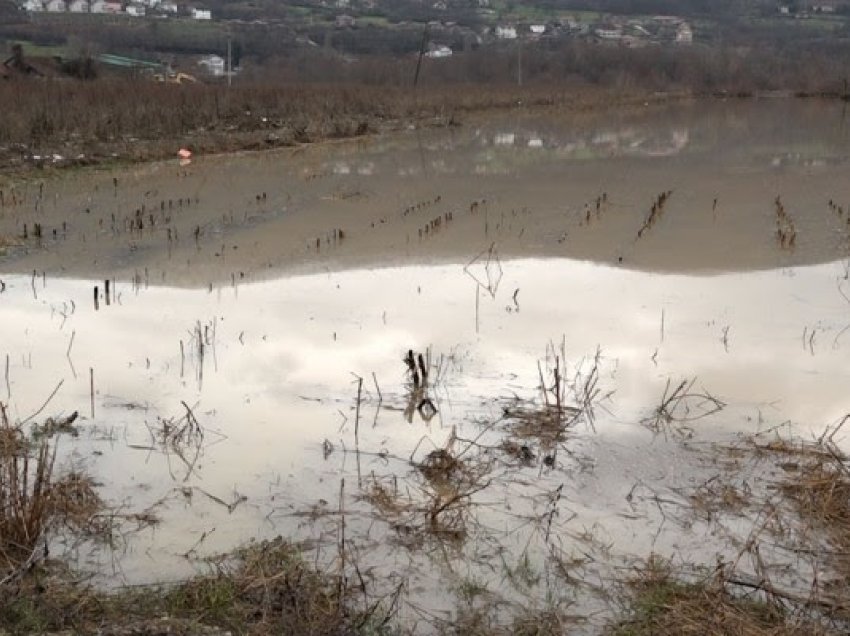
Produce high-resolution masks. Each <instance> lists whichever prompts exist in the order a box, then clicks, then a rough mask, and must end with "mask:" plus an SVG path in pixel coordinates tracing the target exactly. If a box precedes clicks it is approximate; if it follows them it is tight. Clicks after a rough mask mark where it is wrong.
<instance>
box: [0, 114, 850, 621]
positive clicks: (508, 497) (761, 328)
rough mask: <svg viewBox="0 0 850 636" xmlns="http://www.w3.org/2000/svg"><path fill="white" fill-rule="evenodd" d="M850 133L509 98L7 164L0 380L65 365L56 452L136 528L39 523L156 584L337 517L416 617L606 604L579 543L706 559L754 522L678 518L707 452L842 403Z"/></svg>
mask: <svg viewBox="0 0 850 636" xmlns="http://www.w3.org/2000/svg"><path fill="white" fill-rule="evenodd" d="M789 119H793V120H794V122H795V126H794V127H788V126H787V125H786V124H787V121H788V120H789ZM846 139H847V135H846V132H845V124H844V113H843V110H842V107H841V105H834V104H826V103H821V102H810V103H807V102H800V101H790V100H767V101H756V102H746V103H723V102H714V103H708V104H699V105H687V104H683V105H677V106H668V107H664V108H660V109H652V110H650V109H646V110H644V109H636V110H634V111H631V112H627V113H624V114H619V115H611V116H606V117H604V118H602V117H599V118H597V117H591V116H586V117H581V118H566V117H563V116H561V115H559V114H557V113H545V112H544V113H524V114H521V115H517V116H515V117H511V118H492V119H485V120H481V121H477V122H469V123H468V124H467V125H464V126H462V127H460V128H458V129H456V130H455V129H453V130H449V131H423V132H418V133H417V132H411V133H409V134H402V135H398V136H392V137H386V138H376V139H373V140H366V141H359V142H346V143H340V144H329V145H326V146H317V147H312V148H304V149H300V148H299V149H293V150H286V151H280V152H275V153H271V154H249V155H244V156H222V157H210V158H201V159H199V160H197V161H195V162H194V163H193V164H191V165H189V166H182V167H181V166H178V165H176V164H171V163H159V164H151V165H145V166H140V167H136V168H133V169H127V170H124V171H115V172H108V173H100V172H93V173H87V174H84V175H77V176H75V178H74V179H73V180H71V179H67V180H65V179H64V178H62V177H58V178H57V179H55V180H48V181H45V183H44V184H43V185H38V184H36V183H28V184H24V185H21V186H18V187H16V188H15V189H14V191H8V190H7V191H6V192H4V206H3V207H2V208H0V210H2V212H0V238H1V239H2V241H3V242H2V243H0V245H2V246H3V247H2V249H3V250H4V253H5V257H4V260H3V261H2V265H0V271H2V273H0V279H1V280H2V282H3V288H2V289H3V291H2V292H0V324H2V326H3V338H2V341H0V362H2V363H3V365H4V370H5V373H4V376H3V383H2V385H0V401H2V402H3V403H6V404H8V409H9V415H10V417H11V418H13V419H15V420H26V419H28V418H29V417H30V416H31V415H32V414H33V413H34V412H36V411H38V410H39V409H40V407H41V406H42V405H43V404H44V402H45V400H46V399H48V397H50V396H51V394H52V393H53V392H54V389H57V387H58V390H56V391H55V395H52V397H50V400H49V402H48V405H47V407H46V410H45V411H44V414H47V413H50V414H56V415H57V416H61V415H67V414H70V413H72V412H73V411H79V413H80V416H79V418H77V420H76V421H75V422H74V431H75V434H73V435H70V434H65V435H62V436H61V438H60V440H59V459H58V461H59V462H60V463H63V464H65V465H68V466H74V467H75V468H79V469H81V470H82V469H84V470H85V471H87V472H89V473H91V474H92V475H95V476H97V478H98V480H99V481H100V486H99V489H98V492H99V494H100V495H101V496H102V497H103V498H104V499H105V500H106V501H108V502H110V503H111V504H115V505H117V506H120V507H121V508H120V509H121V511H122V514H125V515H127V517H126V518H127V519H128V520H131V521H133V523H135V524H136V526H137V527H134V528H133V530H132V532H130V531H128V532H127V533H126V534H124V535H123V536H122V538H121V541H120V542H119V545H118V546H117V547H115V546H113V547H112V548H110V549H107V548H106V547H105V546H103V545H102V544H100V543H99V542H98V541H96V540H94V539H87V540H84V541H83V542H82V543H80V542H79V540H78V539H76V538H75V539H73V540H72V539H71V538H68V537H63V538H62V539H57V540H56V546H57V548H56V549H57V550H61V546H62V544H63V543H65V547H67V548H68V550H67V552H68V556H69V558H71V559H72V560H74V562H75V565H77V566H79V567H81V568H84V569H89V570H91V571H92V572H93V573H94V574H95V575H96V579H97V580H98V581H100V582H106V581H107V580H111V581H117V582H118V583H130V584H136V583H144V582H160V581H173V580H177V579H180V578H183V577H186V576H189V575H191V574H192V573H193V572H195V571H196V570H197V569H199V568H202V567H203V561H202V559H203V558H204V557H207V556H210V555H213V554H216V553H219V552H223V551H227V550H230V549H232V548H233V547H234V546H236V545H239V544H241V543H244V542H246V541H248V540H249V539H252V538H271V537H275V536H277V535H283V536H285V537H289V538H292V539H294V540H304V541H305V542H306V543H305V546H306V548H305V549H310V550H317V551H318V557H317V559H318V560H319V561H321V562H325V563H327V562H330V561H333V560H334V558H335V555H336V553H337V550H338V542H339V537H338V532H339V531H338V527H339V520H340V518H341V517H342V518H344V519H345V528H346V530H345V532H346V533H347V535H346V538H347V541H349V542H350V543H351V544H353V545H354V546H355V549H356V554H357V558H358V560H359V567H360V569H361V570H362V572H363V573H365V574H364V576H367V577H368V578H369V579H370V581H375V582H376V584H377V585H378V586H379V587H383V588H386V589H388V590H392V589H394V587H395V586H398V585H399V584H400V583H402V582H403V583H404V585H405V586H406V588H405V589H407V590H408V592H407V595H408V596H409V597H410V601H411V603H410V605H409V606H406V607H405V609H403V610H402V614H403V615H405V616H407V617H408V618H411V617H416V616H419V617H420V618H421V615H422V614H417V612H419V611H421V612H422V613H425V614H428V615H431V614H433V615H436V616H448V615H449V614H450V613H451V612H454V611H455V610H456V606H457V603H458V598H459V597H461V596H462V595H463V593H468V592H469V590H470V589H471V588H472V587H474V586H473V583H474V584H475V585H476V586H485V587H486V589H487V593H488V594H492V595H494V597H496V598H498V599H500V600H504V602H505V603H506V607H507V608H510V607H519V606H523V605H524V606H529V605H530V606H532V607H536V606H538V605H539V606H543V605H544V604H545V603H547V602H551V599H552V595H553V594H554V595H558V598H559V599H560V600H562V601H564V602H570V603H575V605H573V606H572V609H571V612H573V613H574V614H576V615H581V616H585V617H588V620H589V621H590V622H589V623H588V624H589V625H591V626H593V625H595V624H596V623H594V620H597V619H594V618H592V617H593V616H596V613H597V612H598V611H599V610H600V608H605V607H606V603H605V600H604V599H603V598H602V597H601V596H600V594H599V590H598V589H595V588H594V586H591V585H580V584H575V585H568V586H565V585H564V584H563V581H564V579H563V576H564V573H565V571H564V568H565V567H567V566H568V569H569V571H570V576H573V577H575V580H576V581H583V582H587V581H590V580H594V581H595V580H598V579H600V578H602V579H606V578H609V577H611V576H613V573H614V572H616V570H617V568H618V567H620V566H622V565H623V564H627V563H629V562H630V560H632V559H636V558H646V557H647V556H648V555H649V554H650V553H653V552H655V553H660V554H663V555H670V554H673V553H675V554H676V555H677V558H681V559H682V560H683V561H686V562H699V563H711V562H712V560H713V559H714V558H715V557H716V556H717V555H723V554H727V553H728V552H729V551H730V547H729V546H730V545H731V543H730V539H729V536H730V534H732V535H735V533H738V534H737V535H735V536H737V537H738V538H740V537H741V536H746V533H747V531H748V528H746V527H745V526H744V525H743V524H741V523H740V520H739V521H738V522H736V523H733V524H731V525H730V527H729V528H728V530H729V533H730V534H723V533H714V532H711V529H712V525H711V524H712V523H713V522H714V521H715V520H714V519H713V518H698V519H689V520H688V521H687V522H685V521H684V520H683V515H684V513H683V512H682V509H683V508H684V507H685V506H686V505H687V503H688V496H687V495H686V494H685V492H686V489H687V488H692V487H694V486H696V485H698V484H701V483H704V482H707V481H709V480H711V479H712V475H713V474H715V473H714V471H715V470H716V465H712V464H711V462H710V461H708V460H707V457H706V455H705V454H704V453H705V451H706V449H707V448H708V447H709V446H710V445H711V444H713V443H717V444H720V445H725V444H729V443H731V440H733V439H735V436H736V435H738V434H745V435H752V434H753V433H757V432H759V431H765V430H768V429H771V428H772V427H775V426H777V425H780V424H783V423H786V422H787V423H788V424H787V430H788V431H793V432H795V433H797V434H803V435H811V434H817V433H818V432H820V431H821V430H822V429H823V428H824V427H825V426H827V425H829V424H832V423H834V422H835V421H837V420H838V419H840V418H841V416H842V415H843V414H844V412H845V410H846V404H845V397H846V387H847V385H848V380H850V378H848V371H847V370H848V368H850V366H848V354H850V330H848V325H850V280H848V271H850V270H848V267H850V264H848V263H850V261H846V260H845V259H846V258H847V255H848V248H849V247H850V185H849V184H850V180H848V176H850V163H848V157H850V152H848V148H847V144H846ZM36 224H37V227H38V228H39V230H38V235H35V234H34V233H33V232H34V230H33V228H34V227H36ZM24 226H26V230H24ZM409 352H410V353H409ZM410 354H412V356H413V357H412V358H411V359H412V360H413V362H412V363H411V365H410V366H408V364H406V363H405V362H404V358H405V357H407V356H408V355H410ZM420 354H421V356H422V363H419V362H418V356H419V355H420ZM420 365H421V366H420ZM411 369H413V370H415V371H416V377H415V378H414V377H413V374H412V372H411ZM423 369H424V373H423V372H422V370H423ZM358 396H359V398H358ZM553 409H554V410H553ZM553 413H554V415H553ZM753 470H754V469H753ZM753 474H756V473H755V472H753ZM671 502H672V503H671ZM131 513H132V514H131ZM133 515H135V516H133ZM131 525H132V524H131ZM115 577H117V578H115ZM559 577H561V578H559ZM113 584H114V583H113ZM414 599H415V603H414V602H413V601H414ZM547 599H549V600H548V601H547ZM414 606H415V608H414ZM506 611H507V612H508V613H510V610H506ZM588 629H590V628H588ZM590 631H592V629H591V630H590Z"/></svg>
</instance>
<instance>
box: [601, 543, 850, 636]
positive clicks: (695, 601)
mask: <svg viewBox="0 0 850 636" xmlns="http://www.w3.org/2000/svg"><path fill="white" fill-rule="evenodd" d="M625 589H626V591H627V593H628V594H629V595H630V596H631V602H630V605H629V606H628V608H627V609H626V610H625V612H624V615H623V616H622V618H620V619H619V620H618V621H617V622H616V623H614V624H613V625H611V626H610V628H609V629H608V634H610V636H666V635H670V636H673V635H674V634H675V635H676V636H686V635H688V634H693V635H694V636H697V635H699V636H728V635H729V634H740V635H742V636H768V635H769V636H804V635H805V636H810V635H811V636H817V635H823V636H825V635H827V634H836V635H837V634H839V633H841V632H839V631H834V630H831V629H829V628H827V627H825V626H823V625H821V624H819V623H818V622H816V621H815V620H813V619H811V618H809V617H806V616H803V615H799V614H796V613H794V612H793V611H789V610H788V608H786V607H785V606H784V605H783V603H782V599H779V598H777V597H773V596H771V595H765V594H764V593H763V591H761V590H756V591H755V592H754V591H753V590H748V591H743V592H742V589H741V588H740V587H736V586H735V585H733V584H732V583H730V581H729V580H728V578H727V576H726V573H725V570H724V569H723V568H718V569H717V570H716V571H714V572H710V573H708V574H705V573H703V574H702V575H697V576H694V575H691V576H690V577H687V576H685V575H683V574H681V573H678V574H677V573H676V572H675V570H674V568H673V567H672V565H671V563H670V562H669V561H666V560H664V559H661V558H659V557H657V556H653V557H650V559H649V560H648V561H647V562H646V563H644V564H642V565H640V566H638V567H636V568H635V569H634V571H633V573H632V575H631V576H630V577H629V578H628V579H627V580H626V582H625Z"/></svg>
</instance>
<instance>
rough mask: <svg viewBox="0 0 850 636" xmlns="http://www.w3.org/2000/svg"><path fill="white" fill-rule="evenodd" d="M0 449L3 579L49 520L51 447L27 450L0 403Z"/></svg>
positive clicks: (23, 558)
mask: <svg viewBox="0 0 850 636" xmlns="http://www.w3.org/2000/svg"><path fill="white" fill-rule="evenodd" d="M0 451H2V454H0V567H2V570H0V574H2V575H3V578H4V579H5V578H7V577H8V576H11V574H10V571H11V572H13V571H14V570H15V569H16V568H17V567H18V566H20V564H21V563H23V562H25V561H26V560H27V558H28V557H29V556H30V555H31V554H33V552H34V550H35V548H36V546H37V544H38V543H39V541H40V539H42V537H43V536H44V533H45V532H46V530H47V529H48V527H49V525H50V523H51V521H52V520H53V517H54V513H55V508H54V501H53V490H52V481H51V480H52V476H53V463H54V459H55V449H51V447H50V445H49V444H48V443H47V442H42V443H40V444H38V445H37V446H36V448H35V450H34V451H33V450H31V449H30V445H29V443H28V441H27V440H26V438H25V437H24V435H23V433H22V432H21V430H20V429H19V428H17V427H15V426H13V425H12V424H11V422H10V421H9V418H8V416H7V414H6V408H5V406H4V405H2V404H0Z"/></svg>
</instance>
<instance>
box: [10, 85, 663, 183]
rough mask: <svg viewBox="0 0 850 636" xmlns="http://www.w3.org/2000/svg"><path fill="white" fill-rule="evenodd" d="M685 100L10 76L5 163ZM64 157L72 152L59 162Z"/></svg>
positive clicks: (222, 146)
mask: <svg viewBox="0 0 850 636" xmlns="http://www.w3.org/2000/svg"><path fill="white" fill-rule="evenodd" d="M675 97H677V96H674V95H663V96H662V95H659V94H651V93H645V92H643V91H631V92H613V93H612V92H611V91H610V90H602V89H594V88H587V89H582V90H577V89H575V88H570V87H566V86H563V87H560V88H552V87H548V86H538V87H522V88H521V89H520V88H519V87H515V86H510V85H507V86H488V87H485V86H463V87H441V88H434V89H429V90H427V91H420V92H417V93H412V92H411V91H410V90H409V89H407V88H399V87H376V86H351V85H347V86H346V85H335V86H330V85H329V86H323V85H290V86H234V87H233V88H232V89H230V90H228V89H227V88H226V87H223V86H204V85H192V86H167V85H160V84H156V83H154V82H149V81H147V80H129V79H128V80H117V79H116V80H99V81H97V82H73V81H63V80H57V79H53V80H44V81H36V80H20V81H6V82H2V83H0V112H3V118H2V119H0V166H4V167H12V166H19V167H25V166H31V165H45V166H50V165H81V164H82V165H85V164H89V163H100V162H104V161H114V160H115V159H116V158H118V159H122V160H130V161H138V160H146V159H152V158H163V157H172V156H174V155H175V153H176V151H177V149H178V148H180V147H181V146H187V147H189V148H190V149H191V150H193V151H195V152H196V153H200V152H226V151H233V150H243V149H261V148H268V147H275V146H285V145H292V144H298V143H304V142H311V141H319V140H324V139H334V138H343V137H356V136H360V135H364V134H367V133H372V132H376V131H381V130H387V129H396V128H401V127H404V126H406V125H407V124H409V123H411V122H419V123H421V124H424V125H435V124H436V125H451V124H453V123H456V122H457V121H458V117H460V116H461V115H462V114H463V113H466V112H470V111H478V110H485V109H493V108H515V107H517V105H518V104H522V105H523V106H524V107H525V106H533V105H550V106H559V107H562V108H565V109H567V110H570V111H581V110H588V109H591V108H594V107H598V106H599V105H600V104H606V105H616V104H643V103H644V102H645V101H653V102H654V101H660V100H668V99H671V98H675ZM55 104H62V108H56V107H55ZM54 154H57V155H60V156H61V157H62V159H61V160H58V163H54V159H53V155H54ZM34 155H37V156H39V157H41V159H34Z"/></svg>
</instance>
